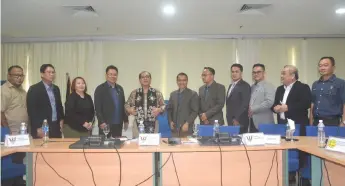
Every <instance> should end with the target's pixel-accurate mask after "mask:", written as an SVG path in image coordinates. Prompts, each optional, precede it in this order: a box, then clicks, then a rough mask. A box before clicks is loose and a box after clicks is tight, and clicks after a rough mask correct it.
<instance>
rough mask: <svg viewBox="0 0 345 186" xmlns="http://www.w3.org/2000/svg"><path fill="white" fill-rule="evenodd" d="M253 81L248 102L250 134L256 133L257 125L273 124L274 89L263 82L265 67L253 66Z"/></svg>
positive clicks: (260, 65)
mask: <svg viewBox="0 0 345 186" xmlns="http://www.w3.org/2000/svg"><path fill="white" fill-rule="evenodd" d="M252 75H253V81H254V84H253V85H252V87H251V97H250V102H249V111H248V116H249V118H250V121H251V122H250V127H249V128H250V132H257V129H258V126H259V124H273V123H274V118H273V111H272V110H271V107H272V105H273V103H274V97H275V87H274V86H273V85H272V84H271V83H269V82H267V81H266V80H265V75H266V72H265V65H263V64H255V65H254V66H253V72H252Z"/></svg>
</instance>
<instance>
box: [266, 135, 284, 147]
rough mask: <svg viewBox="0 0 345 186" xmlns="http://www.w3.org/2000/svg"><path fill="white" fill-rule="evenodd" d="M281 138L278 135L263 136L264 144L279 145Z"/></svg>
mask: <svg viewBox="0 0 345 186" xmlns="http://www.w3.org/2000/svg"><path fill="white" fill-rule="evenodd" d="M280 139H281V136H280V135H267V134H266V135H265V144H270V145H279V144H280V141H281V140H280Z"/></svg>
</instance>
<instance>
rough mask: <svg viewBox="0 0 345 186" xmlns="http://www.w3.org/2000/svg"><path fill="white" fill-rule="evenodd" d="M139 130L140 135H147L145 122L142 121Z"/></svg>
mask: <svg viewBox="0 0 345 186" xmlns="http://www.w3.org/2000/svg"><path fill="white" fill-rule="evenodd" d="M138 128H139V134H144V133H145V125H144V121H140V124H139V126H138Z"/></svg>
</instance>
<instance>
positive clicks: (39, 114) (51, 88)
mask: <svg viewBox="0 0 345 186" xmlns="http://www.w3.org/2000/svg"><path fill="white" fill-rule="evenodd" d="M40 72H41V78H42V81H41V82H39V83H37V84H34V85H32V86H31V87H30V88H29V90H28V93H27V99H26V101H27V109H28V115H29V120H30V125H31V135H32V137H33V138H41V137H43V132H42V123H43V120H45V119H47V121H48V125H49V137H50V138H61V130H62V128H63V119H64V112H63V107H62V103H61V95H60V89H59V87H58V86H56V85H54V84H53V81H54V79H55V68H54V66H53V65H51V64H43V65H42V66H41V68H40Z"/></svg>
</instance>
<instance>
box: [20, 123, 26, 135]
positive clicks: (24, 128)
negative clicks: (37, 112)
mask: <svg viewBox="0 0 345 186" xmlns="http://www.w3.org/2000/svg"><path fill="white" fill-rule="evenodd" d="M26 133H27V129H26V124H25V123H24V122H23V123H21V124H20V134H26Z"/></svg>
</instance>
